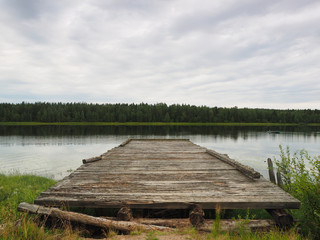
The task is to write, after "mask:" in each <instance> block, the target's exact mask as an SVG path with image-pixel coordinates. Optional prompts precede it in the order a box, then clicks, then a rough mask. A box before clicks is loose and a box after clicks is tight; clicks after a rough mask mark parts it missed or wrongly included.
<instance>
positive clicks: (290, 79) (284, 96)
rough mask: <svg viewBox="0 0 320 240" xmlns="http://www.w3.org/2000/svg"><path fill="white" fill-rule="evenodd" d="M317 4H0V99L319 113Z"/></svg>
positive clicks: (179, 0) (93, 1) (44, 0)
mask: <svg viewBox="0 0 320 240" xmlns="http://www.w3.org/2000/svg"><path fill="white" fill-rule="evenodd" d="M318 22H320V3H318V1H311V0H310V1H298V0H296V1H295V0H290V1H289V0H282V1H262V0H259V1H253V0H245V1H235V0H228V1H224V2H219V1H203V2H201V4H199V2H197V1H194V0H188V1H186V0H183V1H182V0H176V1H146V0H140V1H129V0H122V1H121V0H120V1H118V0H117V1H97V0H86V1H80V2H79V1H76V0H72V1H64V2H61V1H49V0H41V1H39V0H31V1H22V0H21V1H18V0H14V1H4V0H1V1H0V31H1V33H2V36H1V37H0V52H1V54H0V62H1V65H0V86H1V89H0V93H1V94H0V95H1V98H0V101H2V102H20V101H22V100H25V101H88V102H129V103H130V102H136V103H138V102H148V103H157V102H166V103H168V104H173V103H188V104H196V105H209V106H215V105H217V106H227V107H230V106H236V105H237V106H239V107H272V108H274V107H275V108H319V106H320V98H319V97H318V96H319V94H320V84H319V80H318V76H319V75H320V67H319V57H320V49H319V47H318V45H319V40H320V26H319V24H318Z"/></svg>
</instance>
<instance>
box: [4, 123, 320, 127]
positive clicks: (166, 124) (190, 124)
mask: <svg viewBox="0 0 320 240" xmlns="http://www.w3.org/2000/svg"><path fill="white" fill-rule="evenodd" d="M1 125H2V126H244V127H245V126H252V127H255V126H256V127H259V126H267V127H272V126H300V125H306V126H320V124H299V123H244V122H237V123H234V122H230V123H189V122H0V126H1Z"/></svg>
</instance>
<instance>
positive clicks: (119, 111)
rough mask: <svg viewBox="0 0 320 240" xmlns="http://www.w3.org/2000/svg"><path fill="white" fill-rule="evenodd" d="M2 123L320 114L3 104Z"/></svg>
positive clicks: (278, 119)
mask: <svg viewBox="0 0 320 240" xmlns="http://www.w3.org/2000/svg"><path fill="white" fill-rule="evenodd" d="M0 122H186V123H303V124H307V123H308V124H310V123H318V124H319V123H320V110H318V109H315V110H311V109H304V110H297V109H287V110H280V109H262V108H238V107H232V108H222V107H208V106H194V105H187V104H181V105H180V104H173V105H167V104H165V103H157V104H146V103H140V104H120V103H118V104H109V103H107V104H93V103H48V102H36V103H25V102H22V103H17V104H15V103H0Z"/></svg>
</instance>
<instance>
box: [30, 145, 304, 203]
mask: <svg viewBox="0 0 320 240" xmlns="http://www.w3.org/2000/svg"><path fill="white" fill-rule="evenodd" d="M83 162H84V164H83V165H82V166H81V167H79V168H78V169H77V170H76V171H74V172H73V173H71V174H70V175H69V176H67V177H66V178H64V179H63V180H61V181H59V182H58V183H57V184H56V185H55V186H53V187H51V188H50V189H48V190H47V191H44V192H42V193H41V195H40V196H39V197H38V198H37V199H36V200H35V204H39V205H44V206H78V207H91V208H121V207H123V206H127V207H130V208H133V209H134V208H140V209H190V208H192V206H194V205H198V206H201V207H202V208H203V209H216V208H218V207H219V208H221V209H246V208H251V209H254V208H262V209H293V208H299V206H300V202H299V201H298V200H297V199H295V198H293V197H292V196H291V195H290V194H288V193H286V192H285V191H283V190H282V189H281V188H279V187H278V186H276V185H275V184H273V183H271V182H269V181H267V180H266V179H264V178H263V177H262V176H260V174H259V173H257V172H256V171H254V170H253V169H252V168H249V167H246V166H244V165H242V164H240V163H238V162H236V161H234V160H232V159H230V158H229V157H228V156H226V155H223V154H219V153H216V152H214V151H213V150H209V149H206V148H203V147H200V146H198V145H196V144H194V143H192V142H190V141H189V140H185V139H179V140H167V139H130V140H128V141H126V142H124V143H123V144H121V145H120V146H118V147H116V148H113V149H111V150H110V151H108V152H106V153H104V154H102V155H101V156H99V157H95V158H92V159H87V160H84V161H83Z"/></svg>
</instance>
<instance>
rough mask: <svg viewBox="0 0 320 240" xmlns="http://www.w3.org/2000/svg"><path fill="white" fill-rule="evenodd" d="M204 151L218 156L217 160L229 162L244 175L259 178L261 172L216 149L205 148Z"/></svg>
mask: <svg viewBox="0 0 320 240" xmlns="http://www.w3.org/2000/svg"><path fill="white" fill-rule="evenodd" d="M206 152H207V153H208V154H210V155H211V156H214V157H216V158H218V159H219V160H221V161H223V162H225V163H228V164H230V165H231V166H233V167H234V168H236V169H237V170H239V171H240V172H241V173H243V174H244V175H246V176H247V177H249V178H252V179H258V178H260V175H261V174H260V173H259V172H257V171H255V170H254V169H253V168H251V167H248V166H245V165H243V164H241V163H239V162H237V161H236V160H233V159H231V158H229V157H228V156H226V155H224V154H220V153H217V152H216V151H213V150H211V149H206Z"/></svg>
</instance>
